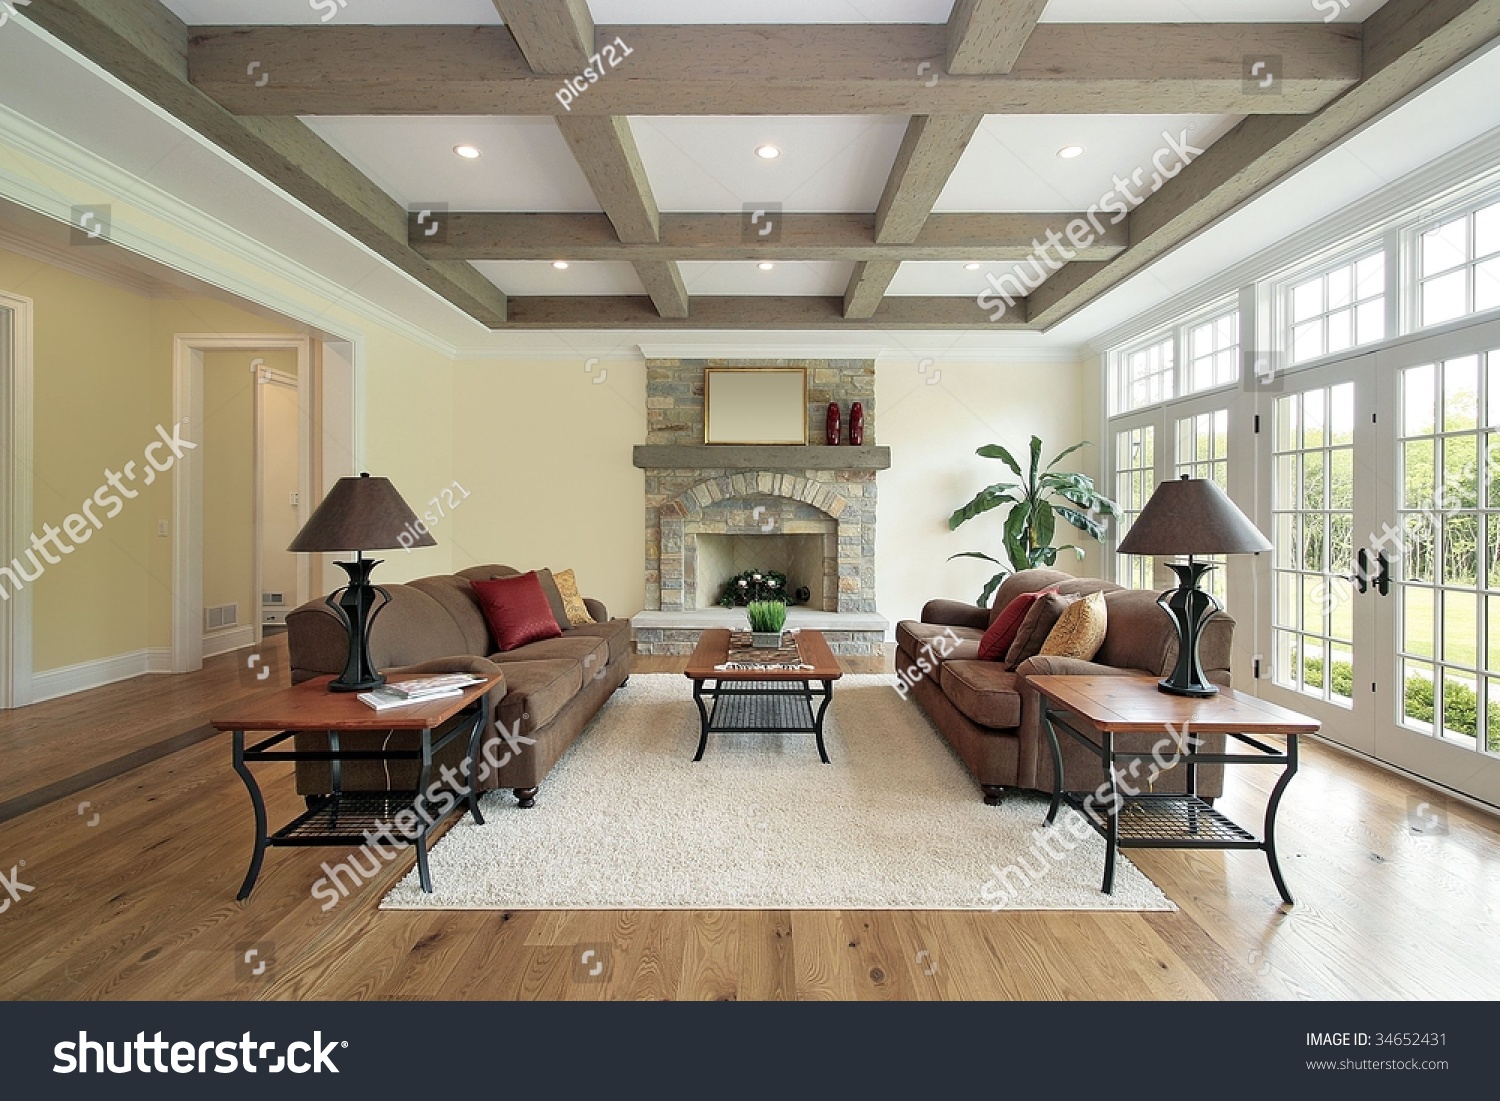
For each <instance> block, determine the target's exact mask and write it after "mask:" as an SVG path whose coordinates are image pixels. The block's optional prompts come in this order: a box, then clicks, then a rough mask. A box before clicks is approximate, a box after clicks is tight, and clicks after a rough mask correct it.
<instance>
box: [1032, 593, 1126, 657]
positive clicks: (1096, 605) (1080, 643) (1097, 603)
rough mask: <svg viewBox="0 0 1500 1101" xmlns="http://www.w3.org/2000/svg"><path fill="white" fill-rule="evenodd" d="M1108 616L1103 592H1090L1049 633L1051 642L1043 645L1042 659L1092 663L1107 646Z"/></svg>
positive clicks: (1065, 611)
mask: <svg viewBox="0 0 1500 1101" xmlns="http://www.w3.org/2000/svg"><path fill="white" fill-rule="evenodd" d="M1108 614H1109V613H1108V612H1107V610H1106V606H1105V603H1104V594H1103V593H1089V594H1088V596H1085V597H1080V598H1079V599H1078V600H1075V601H1074V602H1073V603H1072V604H1070V605H1068V607H1067V608H1066V609H1065V610H1064V611H1063V614H1062V615H1060V616H1059V617H1058V619H1057V625H1056V626H1054V627H1053V628H1052V630H1051V631H1050V632H1048V634H1047V640H1046V641H1045V642H1043V643H1042V649H1041V651H1040V652H1041V654H1042V656H1044V657H1060V658H1082V659H1083V660H1084V661H1089V660H1091V659H1092V658H1093V656H1094V655H1095V654H1097V653H1098V652H1099V647H1100V646H1102V645H1104V631H1105V627H1106V625H1107V623H1108V618H1107V617H1108Z"/></svg>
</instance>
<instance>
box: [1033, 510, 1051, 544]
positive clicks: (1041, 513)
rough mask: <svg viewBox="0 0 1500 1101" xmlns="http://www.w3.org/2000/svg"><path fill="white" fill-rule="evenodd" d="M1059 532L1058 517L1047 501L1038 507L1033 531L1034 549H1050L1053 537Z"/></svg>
mask: <svg viewBox="0 0 1500 1101" xmlns="http://www.w3.org/2000/svg"><path fill="white" fill-rule="evenodd" d="M1056 532H1057V517H1056V516H1055V515H1054V514H1053V512H1052V506H1051V505H1049V504H1048V503H1047V502H1046V501H1041V502H1039V503H1038V504H1037V506H1036V520H1035V521H1034V522H1033V524H1032V529H1031V545H1032V546H1033V547H1050V546H1051V545H1052V536H1053V535H1055V534H1056Z"/></svg>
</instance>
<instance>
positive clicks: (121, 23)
mask: <svg viewBox="0 0 1500 1101" xmlns="http://www.w3.org/2000/svg"><path fill="white" fill-rule="evenodd" d="M25 11H26V18H27V19H28V20H30V21H31V22H33V23H35V24H37V25H38V26H40V27H41V28H43V29H44V30H46V31H47V32H48V33H49V34H51V35H53V36H54V37H55V38H57V39H59V40H60V41H62V42H63V43H65V44H66V45H67V46H69V47H71V48H72V49H74V50H76V51H78V53H80V54H82V55H83V56H84V57H87V58H88V59H89V60H90V61H92V62H93V63H94V64H96V65H98V66H100V67H101V68H103V69H104V70H106V71H107V72H109V73H111V74H112V75H113V76H115V77H116V78H117V79H119V80H121V81H123V82H124V83H125V84H127V85H129V86H130V87H131V88H133V89H134V90H135V91H136V92H138V93H140V94H141V95H142V96H144V97H146V98H147V99H149V100H150V101H151V102H153V103H155V104H156V105H157V106H159V107H161V108H163V109H164V110H166V111H167V112H169V113H170V114H172V115H175V116H176V117H177V118H179V119H181V120H182V121H183V122H184V123H186V124H187V125H188V126H191V127H192V128H193V129H194V130H196V131H198V132H199V133H200V134H202V135H203V136H204V137H206V138H208V139H209V140H210V141H212V142H214V143H215V144H216V145H218V146H219V147H220V148H222V149H223V150H224V151H225V152H227V153H229V154H230V155H231V156H233V157H235V158H236V159H238V160H239V161H241V162H242V163H244V164H245V165H246V166H248V167H249V168H250V169H252V170H253V171H255V172H257V173H259V174H260V175H261V176H263V177H264V178H265V179H267V180H269V181H270V182H271V183H273V184H275V185H276V186H277V187H279V188H281V190H283V191H285V192H286V193H287V194H288V195H290V196H292V197H293V198H294V199H296V200H298V201H299V202H301V203H303V204H304V205H306V206H307V207H309V208H310V209H311V210H313V211H315V212H317V213H318V214H320V215H322V216H323V217H324V218H327V219H328V220H329V221H330V222H332V223H333V224H334V225H336V226H338V227H339V228H340V229H342V230H343V231H344V232H346V233H348V234H349V235H350V236H351V237H353V238H354V239H355V240H357V241H359V242H360V243H361V244H362V245H364V246H365V247H367V248H369V249H371V250H372V251H374V252H375V253H377V254H378V255H379V256H381V257H382V258H384V259H385V260H387V261H389V262H390V263H391V264H393V265H395V266H396V267H397V268H399V269H400V270H401V271H403V272H405V273H406V274H407V275H409V276H410V277H411V278H413V279H415V280H416V281H417V282H418V283H421V284H422V285H423V286H425V287H427V288H428V289H429V290H431V291H433V292H435V293H436V294H438V295H440V296H442V297H443V298H445V299H447V300H448V301H449V302H451V303H453V305H455V306H456V307H458V308H459V309H461V310H463V311H464V312H465V313H467V314H469V315H470V316H472V317H473V318H474V319H475V320H477V321H480V322H482V323H483V324H485V325H489V326H491V327H494V326H499V325H503V324H504V323H505V320H506V300H505V295H504V294H503V293H502V292H501V291H500V290H499V289H498V288H496V287H495V286H494V285H493V284H492V283H490V282H489V281H488V280H487V279H485V278H484V277H483V276H482V275H480V274H479V273H478V272H477V271H475V270H474V268H473V267H472V266H471V265H469V264H466V263H463V262H461V261H453V260H441V259H432V258H429V257H426V256H423V255H421V254H420V253H418V252H417V251H416V250H415V249H413V248H412V247H411V246H410V244H409V243H408V241H407V228H406V223H407V214H406V211H405V209H403V208H402V207H401V206H400V205H399V204H398V203H396V202H395V201H394V200H392V199H391V198H390V197H389V196H388V195H386V194H385V192H383V191H381V190H380V188H378V187H377V186H376V185H375V184H374V183H372V182H371V181H370V180H369V179H368V178H367V177H365V176H364V175H362V174H361V173H360V172H358V171H357V170H356V169H355V168H354V167H353V166H352V165H350V164H349V162H348V161H346V160H344V158H343V157H341V156H339V155H338V154H337V153H335V152H334V151H333V149H331V148H330V147H329V146H328V145H327V144H326V143H324V142H323V141H322V140H321V139H319V138H318V137H317V135H315V134H314V133H313V132H312V131H311V130H309V129H308V128H307V127H306V126H304V125H303V124H302V123H301V122H300V121H298V120H297V119H292V118H256V117H236V116H234V115H232V114H230V113H229V112H227V111H226V110H225V109H224V108H223V107H221V106H220V105H219V104H217V103H215V102H214V101H213V100H212V99H210V98H209V97H208V96H206V95H204V94H203V93H202V92H201V91H199V90H198V89H197V88H194V87H193V86H192V85H191V84H190V83H188V79H187V72H188V61H187V55H188V29H187V27H186V26H185V25H184V24H183V23H182V22H181V21H180V20H178V19H177V17H176V16H174V15H173V14H172V13H171V12H170V11H169V10H168V9H167V8H166V7H165V6H164V5H162V4H159V3H156V2H155V0H47V3H45V4H33V5H32V6H31V7H29V8H27V9H25ZM251 83H254V81H253V80H252V81H251Z"/></svg>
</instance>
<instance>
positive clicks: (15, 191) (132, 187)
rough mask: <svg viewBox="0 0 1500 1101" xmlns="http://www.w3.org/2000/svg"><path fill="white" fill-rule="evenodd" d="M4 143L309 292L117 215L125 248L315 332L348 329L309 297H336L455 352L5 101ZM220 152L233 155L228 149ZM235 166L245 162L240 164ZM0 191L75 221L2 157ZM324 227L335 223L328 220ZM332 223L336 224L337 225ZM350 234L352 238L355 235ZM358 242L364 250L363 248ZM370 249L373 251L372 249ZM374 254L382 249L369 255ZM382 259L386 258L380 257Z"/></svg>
mask: <svg viewBox="0 0 1500 1101" xmlns="http://www.w3.org/2000/svg"><path fill="white" fill-rule="evenodd" d="M132 94H133V93H132ZM190 133H192V134H193V136H194V137H195V138H197V139H198V140H199V141H200V142H204V143H206V139H203V138H202V137H201V135H197V134H196V132H192V131H190ZM0 141H3V142H4V143H5V144H7V145H9V146H11V147H12V148H13V149H14V150H15V151H16V152H18V153H21V154H23V155H25V156H28V157H32V158H34V159H35V160H37V161H40V162H41V163H43V164H45V165H47V166H49V167H51V168H54V169H56V170H58V171H59V172H62V173H65V174H66V175H68V176H70V177H71V178H73V179H74V180H77V181H78V182H79V183H81V184H83V185H85V186H86V187H88V188H91V189H94V190H97V191H98V192H100V193H102V194H107V195H128V196H129V197H130V205H132V206H134V207H137V208H139V209H140V210H141V211H143V212H144V213H145V214H146V215H147V216H149V217H152V218H157V219H160V220H161V221H163V222H165V223H167V224H168V225H171V226H173V227H175V228H177V229H179V230H181V231H183V232H184V233H185V234H187V235H188V237H189V239H190V240H208V241H212V242H213V243H214V245H215V246H216V247H217V248H219V249H222V250H224V251H225V252H228V253H229V254H231V255H232V256H235V257H236V258H238V259H240V260H243V261H245V262H246V263H248V264H250V265H252V266H253V267H254V268H257V269H260V270H262V271H265V272H268V273H271V274H274V275H276V276H278V277H279V278H281V279H285V280H286V281H288V282H290V283H291V284H293V285H294V286H296V287H297V288H299V289H300V290H302V291H304V292H305V293H306V296H307V297H306V298H305V299H304V298H292V297H288V296H287V295H285V294H283V293H281V292H279V291H276V290H273V289H271V288H270V287H268V286H266V285H265V284H264V283H263V282H260V281H258V280H254V279H251V278H247V277H246V276H245V275H244V274H242V273H241V272H237V271H230V270H228V269H226V268H224V267H221V266H220V265H218V264H215V263H212V262H210V261H208V260H206V259H205V258H204V257H203V256H201V255H199V254H198V253H196V252H189V251H185V250H183V249H181V248H179V247H177V246H176V245H173V244H169V243H167V242H164V241H161V240H158V239H157V238H155V237H154V236H152V235H151V234H149V233H147V232H145V231H143V230H141V229H140V228H138V227H136V226H133V225H131V224H130V222H129V221H128V220H123V219H121V218H119V217H117V218H116V219H115V220H114V222H113V224H112V225H111V226H110V241H111V243H113V244H115V245H117V246H119V247H121V248H125V249H128V250H130V251H131V252H134V253H137V254H139V255H141V256H144V257H147V258H148V259H151V260H154V261H156V262H157V263H160V264H163V265H165V266H166V267H169V268H171V269H173V270H175V271H179V272H182V273H184V274H186V275H189V276H191V277H193V278H195V279H198V280H201V281H202V282H204V283H208V284H211V285H212V286H215V287H218V288H220V289H221V290H225V291H228V292H229V293H231V294H235V295H238V296H239V297H241V298H244V299H247V300H249V301H251V302H254V303H256V304H257V305H260V306H263V307H266V308H268V309H271V310H275V311H276V312H278V313H281V314H284V315H285V316H286V317H288V318H291V319H293V320H295V321H299V322H301V323H303V324H305V325H308V326H310V327H312V328H315V329H319V330H324V331H331V330H335V329H347V327H346V326H339V325H337V324H336V323H334V322H331V321H330V320H329V319H328V318H327V317H326V316H325V315H324V314H322V313H321V312H320V311H316V310H313V309H310V308H309V307H308V304H307V300H308V299H311V300H313V301H323V302H337V303H339V305H340V306H341V307H343V308H344V309H347V310H348V311H349V312H350V313H353V314H355V315H357V316H359V317H361V318H364V319H365V320H367V321H369V322H371V323H373V324H375V325H379V326H380V327H382V328H384V329H387V330H389V331H391V332H394V333H397V334H399V335H401V336H404V337H406V338H407V339H409V340H412V341H414V342H416V343H418V344H421V345H423V346H425V347H428V348H431V349H432V350H434V351H437V352H441V353H443V354H445V355H449V356H452V355H453V354H454V353H455V351H456V349H455V348H454V347H453V345H452V344H450V343H448V342H447V341H445V340H441V339H439V338H437V337H435V336H434V335H433V334H431V333H429V332H428V331H426V330H425V329H422V328H421V327H419V326H416V325H413V324H410V323H409V322H406V321H404V320H402V319H401V318H399V317H396V316H394V315H393V314H392V313H391V312H390V311H389V310H387V309H384V308H382V307H380V306H378V305H376V304H375V303H373V302H371V301H369V300H368V299H366V298H363V297H361V296H360V295H358V294H355V293H353V292H351V291H350V290H349V289H348V288H347V287H344V286H342V285H340V284H338V283H336V282H334V281H333V280H330V279H327V278H324V277H323V276H321V275H319V274H318V273H317V272H314V271H312V270H311V269H310V268H307V267H305V266H303V265H302V264H300V263H298V262H296V261H294V260H292V259H290V258H288V257H286V256H284V255H282V254H281V253H279V252H276V251H275V250H274V249H271V248H268V247H266V246H265V245H263V244H261V243H260V242H258V241H256V240H255V239H254V238H252V237H250V236H248V235H246V234H244V233H241V232H240V231H239V230H237V229H234V228H233V227H232V226H229V225H228V224H226V223H224V222H222V221H220V220H219V219H217V218H214V217H212V216H210V215H208V214H205V213H203V212H202V211H200V210H198V209H197V208H196V207H194V206H192V205H190V204H188V203H186V202H183V201H182V200H181V199H178V198H177V197H176V196H174V195H171V194H169V193H168V192H166V191H163V190H161V189H160V188H158V187H156V186H155V185H153V184H151V183H149V182H147V181H146V180H143V179H141V178H140V177H139V176H136V175H134V174H132V173H130V172H126V171H125V170H123V169H121V168H119V167H117V166H116V165H114V164H111V163H110V162H108V161H106V160H104V159H103V158H101V157H99V156H96V155H95V154H93V153H91V152H89V151H88V150H87V149H84V148H83V147H82V146H79V145H77V144H75V143H73V142H71V141H69V140H68V139H66V138H64V137H61V136H59V135H58V134H55V133H53V132H52V131H51V130H48V129H47V128H46V127H43V126H39V125H38V124H36V123H34V122H32V121H31V120H30V119H28V118H26V117H25V116H24V115H21V114H19V113H17V112H16V111H14V110H12V109H10V108H9V107H6V106H4V105H0ZM209 147H210V148H213V149H215V150H217V147H216V146H211V145H210V146H209ZM217 151H218V152H219V153H220V154H221V155H224V156H226V157H227V154H223V153H222V150H217ZM233 163H235V164H237V165H239V162H237V161H234V162H233ZM239 167H240V168H241V169H242V170H243V171H246V172H248V171H250V170H249V169H248V168H245V166H244V165H239ZM256 179H258V180H261V182H262V183H263V184H264V186H266V187H268V188H273V189H274V185H272V184H270V183H269V182H268V181H265V180H263V179H262V178H261V177H259V176H256ZM276 190H278V194H281V195H282V196H283V197H284V198H285V199H286V200H287V201H288V202H296V200H294V199H292V198H291V197H290V196H286V195H285V193H283V192H280V191H279V189H276ZM0 195H3V196H4V197H5V198H7V199H9V200H11V201H12V202H15V203H17V204H18V205H20V206H23V207H26V208H27V209H30V210H33V211H35V212H37V213H38V214H42V215H45V216H46V217H48V218H52V219H53V220H55V221H58V222H61V223H62V224H63V225H68V224H70V222H71V219H72V216H73V205H74V204H73V201H72V199H71V197H69V196H64V195H59V194H58V193H57V192H55V191H53V190H52V189H50V188H48V187H46V186H45V185H43V184H41V183H40V182H39V181H38V180H37V179H36V178H35V177H34V176H32V175H31V174H29V173H27V172H25V171H18V170H17V169H16V167H15V166H12V165H7V164H5V163H4V161H3V160H0ZM297 205H298V206H299V208H300V209H301V210H303V211H304V212H305V213H307V214H308V215H309V216H311V217H318V216H317V215H316V214H314V213H313V212H312V211H311V210H309V209H308V208H306V207H303V206H302V205H301V204H297ZM124 209H125V207H124V205H123V204H121V205H120V207H119V210H120V211H121V212H123V210H124ZM325 224H328V225H331V223H327V222H326V221H325ZM333 228H335V229H337V227H333ZM338 232H339V233H340V234H341V235H343V236H345V237H347V236H348V235H347V234H344V233H343V231H342V230H339V231H338ZM348 239H349V240H351V241H352V240H353V238H348ZM356 243H357V242H356ZM360 247H361V248H362V249H365V246H363V245H361V246H360ZM365 251H366V252H369V250H368V249H365ZM370 255H371V256H375V255H376V254H375V253H373V252H371V253H370ZM381 263H388V262H387V261H385V260H384V259H383V258H381ZM391 270H396V269H394V268H392V269H391ZM336 335H338V336H340V337H342V338H344V339H356V338H361V337H364V336H365V334H364V333H363V332H348V331H340V332H338V333H337V334H336Z"/></svg>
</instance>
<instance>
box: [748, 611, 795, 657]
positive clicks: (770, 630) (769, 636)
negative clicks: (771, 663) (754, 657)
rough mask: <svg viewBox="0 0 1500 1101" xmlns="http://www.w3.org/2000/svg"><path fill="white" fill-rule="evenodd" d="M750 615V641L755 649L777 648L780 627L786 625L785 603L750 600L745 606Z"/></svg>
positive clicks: (779, 638) (779, 641)
mask: <svg viewBox="0 0 1500 1101" xmlns="http://www.w3.org/2000/svg"><path fill="white" fill-rule="evenodd" d="M745 611H746V612H747V613H748V614H749V616H750V635H751V638H750V642H751V645H753V646H754V647H755V648H756V649H757V650H779V649H780V648H781V629H782V628H783V627H785V626H786V604H785V603H783V602H782V601H780V600H752V601H751V602H750V603H749V604H748V605H746V606H745Z"/></svg>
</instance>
